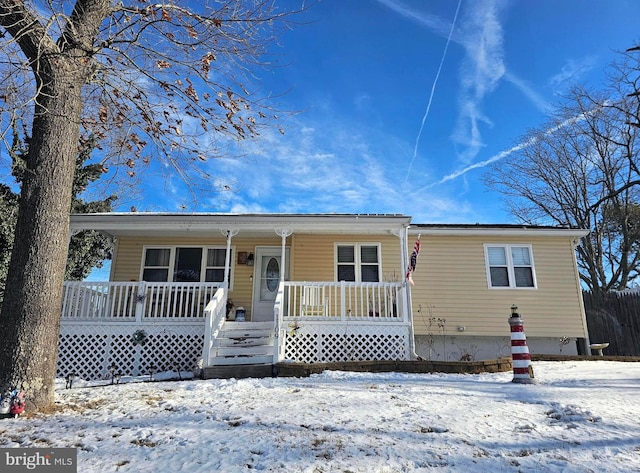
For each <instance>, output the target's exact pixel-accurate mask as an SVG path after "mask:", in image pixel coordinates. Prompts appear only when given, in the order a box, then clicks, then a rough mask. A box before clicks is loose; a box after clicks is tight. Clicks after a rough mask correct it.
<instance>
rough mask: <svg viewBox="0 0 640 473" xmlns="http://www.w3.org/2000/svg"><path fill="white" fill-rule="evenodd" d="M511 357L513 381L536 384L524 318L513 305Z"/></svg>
mask: <svg viewBox="0 0 640 473" xmlns="http://www.w3.org/2000/svg"><path fill="white" fill-rule="evenodd" d="M509 325H511V359H512V360H513V361H512V363H513V381H512V382H514V383H520V384H536V383H537V380H536V379H535V376H534V375H533V366H531V356H530V355H529V347H528V346H527V336H526V335H525V334H524V325H523V323H522V318H521V317H520V314H518V308H517V307H516V306H515V305H514V306H511V317H509Z"/></svg>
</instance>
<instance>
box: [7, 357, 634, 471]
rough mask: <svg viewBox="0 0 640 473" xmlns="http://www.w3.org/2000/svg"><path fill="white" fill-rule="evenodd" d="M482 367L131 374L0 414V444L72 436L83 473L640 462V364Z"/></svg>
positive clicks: (50, 443)
mask: <svg viewBox="0 0 640 473" xmlns="http://www.w3.org/2000/svg"><path fill="white" fill-rule="evenodd" d="M534 369H535V374H536V377H537V379H538V380H539V384H537V385H521V384H514V383H511V379H512V378H513V375H512V374H511V373H496V374H481V375H450V374H447V375H445V374H401V373H387V374H372V373H347V372H337V371H333V372H326V373H323V374H321V375H316V376H313V377H311V378H270V379H245V380H234V379H232V380H208V381H200V380H189V381H176V382H154V383H126V384H120V385H110V386H100V387H74V388H73V389H64V381H63V382H62V383H61V384H60V389H59V390H58V391H57V402H58V404H59V406H60V411H59V412H57V413H54V414H51V415H48V416H37V417H32V418H28V417H23V418H19V419H5V420H0V448H6V447H41V448H42V447H45V448H46V447H76V448H78V472H81V473H86V472H100V473H104V472H110V471H122V472H125V471H131V472H172V473H173V472H236V471H250V470H260V471H283V472H288V471H291V472H296V471H300V472H345V473H346V472H354V473H355V472H367V473H373V472H407V471H416V472H420V471H442V472H447V471H456V472H458V471H460V472H501V471H508V472H511V471H513V472H520V471H522V472H533V471H536V472H549V471H551V472H554V471H558V472H560V471H562V472H631V471H640V405H639V401H640V363H616V362H609V361H571V362H536V363H534Z"/></svg>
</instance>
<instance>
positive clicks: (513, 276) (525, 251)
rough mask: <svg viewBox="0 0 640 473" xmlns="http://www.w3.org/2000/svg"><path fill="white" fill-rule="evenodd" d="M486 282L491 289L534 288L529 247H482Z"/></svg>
mask: <svg viewBox="0 0 640 473" xmlns="http://www.w3.org/2000/svg"><path fill="white" fill-rule="evenodd" d="M484 252H485V259H486V265H487V280H488V283H489V287H492V288H535V287H536V277H535V270H534V266H533V255H532V251H531V245H493V244H491V245H489V244H487V245H484Z"/></svg>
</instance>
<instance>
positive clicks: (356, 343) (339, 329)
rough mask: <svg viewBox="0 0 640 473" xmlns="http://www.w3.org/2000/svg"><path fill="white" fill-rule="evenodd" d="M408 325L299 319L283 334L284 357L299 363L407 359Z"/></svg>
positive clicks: (408, 348) (408, 347)
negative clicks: (340, 322)
mask: <svg viewBox="0 0 640 473" xmlns="http://www.w3.org/2000/svg"><path fill="white" fill-rule="evenodd" d="M409 351H410V345H409V327H407V326H402V325H394V326H387V325H385V326H375V325H352V324H348V325H343V326H335V325H330V326H329V325H326V324H313V323H305V322H301V323H300V326H299V328H298V329H297V330H296V331H295V333H294V334H291V332H290V331H288V332H287V334H286V335H285V348H284V358H285V359H286V360H294V361H296V362H298V363H329V362H333V361H374V360H408V359H409V357H410V353H409Z"/></svg>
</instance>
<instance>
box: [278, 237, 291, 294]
mask: <svg viewBox="0 0 640 473" xmlns="http://www.w3.org/2000/svg"><path fill="white" fill-rule="evenodd" d="M292 234H293V230H291V229H290V228H276V235H278V236H279V237H281V238H282V253H281V254H280V282H284V280H285V278H286V274H285V273H286V272H287V269H286V268H287V265H286V261H285V258H286V254H287V251H286V249H287V237H288V236H289V235H292Z"/></svg>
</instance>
